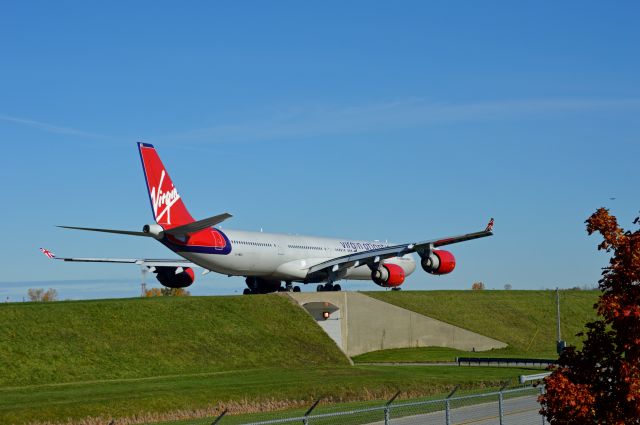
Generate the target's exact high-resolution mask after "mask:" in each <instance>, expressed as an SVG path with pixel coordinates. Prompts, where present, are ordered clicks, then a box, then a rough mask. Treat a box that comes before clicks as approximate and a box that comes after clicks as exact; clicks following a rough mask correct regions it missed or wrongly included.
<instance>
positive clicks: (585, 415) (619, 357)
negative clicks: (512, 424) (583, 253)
mask: <svg viewBox="0 0 640 425" xmlns="http://www.w3.org/2000/svg"><path fill="white" fill-rule="evenodd" d="M586 223H587V232H588V233H589V234H590V235H591V234H592V233H594V232H599V233H600V234H601V235H602V237H603V241H602V242H601V243H600V244H599V245H598V250H605V251H606V252H613V256H612V257H611V260H610V261H609V266H608V267H606V268H604V269H603V272H602V278H601V279H600V281H599V287H600V290H601V291H602V294H601V295H600V298H599V299H598V302H597V303H596V304H595V305H594V308H596V309H597V311H598V315H599V316H601V319H599V320H596V321H595V322H591V323H587V324H586V328H587V332H586V339H585V340H584V346H583V348H582V350H576V349H575V347H569V348H567V349H566V350H565V351H564V352H563V353H562V354H561V355H560V358H559V359H558V364H557V365H556V366H555V367H553V372H552V374H551V375H550V376H548V377H547V378H545V389H546V391H545V393H544V394H543V395H541V396H540V404H541V405H542V410H541V413H542V414H543V415H544V416H545V417H546V418H547V420H548V421H549V422H550V423H551V424H593V423H601V424H605V423H606V424H620V425H622V424H640V230H636V231H635V232H630V231H626V232H625V231H624V230H623V229H622V228H620V227H619V226H618V222H617V220H616V217H615V216H613V215H611V214H609V210H607V209H605V208H600V209H598V210H597V211H596V212H595V213H594V214H593V215H592V216H591V217H589V219H588V220H587V221H586ZM639 223H640V217H639V218H636V219H635V220H634V222H633V224H639ZM578 336H584V333H582V334H578Z"/></svg>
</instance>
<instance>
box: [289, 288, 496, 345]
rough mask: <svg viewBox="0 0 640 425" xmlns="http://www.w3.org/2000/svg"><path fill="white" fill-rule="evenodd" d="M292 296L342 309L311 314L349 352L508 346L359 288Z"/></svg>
mask: <svg viewBox="0 0 640 425" xmlns="http://www.w3.org/2000/svg"><path fill="white" fill-rule="evenodd" d="M289 296H290V297H291V298H292V299H293V300H295V301H296V302H297V303H298V304H299V305H300V306H302V307H304V305H305V304H308V303H318V302H326V303H330V304H332V305H333V306H335V307H337V308H338V309H339V310H338V311H335V312H333V313H331V315H330V316H329V318H328V319H326V320H324V319H323V318H321V317H317V314H312V315H315V316H316V321H317V322H318V324H319V325H320V326H321V327H322V328H323V329H325V331H326V332H327V334H328V335H329V336H331V337H332V338H333V340H334V341H335V342H336V344H338V346H339V347H340V348H341V349H342V351H344V352H345V353H346V354H347V355H348V356H356V355H358V354H362V353H367V352H369V351H376V350H385V349H389V348H407V347H450V348H457V349H459V350H465V351H471V350H473V349H475V350H476V351H485V350H490V349H492V348H503V347H506V346H507V345H506V344H505V343H503V342H501V341H498V340H495V339H493V338H488V337H486V336H483V335H480V334H477V333H474V332H471V331H468V330H466V329H462V328H459V327H457V326H453V325H449V324H447V323H444V322H441V321H439V320H436V319H432V318H430V317H427V316H423V315H421V314H418V313H414V312H412V311H409V310H407V309H404V308H401V307H397V306H395V305H392V304H389V303H385V302H383V301H379V300H376V299H374V298H371V297H368V296H366V295H364V294H361V293H358V292H297V293H289ZM312 305H315V306H317V304H310V306H312ZM316 308H317V307H316Z"/></svg>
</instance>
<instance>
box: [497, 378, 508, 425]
mask: <svg viewBox="0 0 640 425" xmlns="http://www.w3.org/2000/svg"><path fill="white" fill-rule="evenodd" d="M508 385H509V383H508V382H505V383H504V384H502V387H501V388H500V391H499V392H498V413H499V415H500V425H504V404H503V403H504V396H503V395H502V392H503V391H504V389H505V388H507V386H508Z"/></svg>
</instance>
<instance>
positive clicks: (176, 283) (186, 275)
mask: <svg viewBox="0 0 640 425" xmlns="http://www.w3.org/2000/svg"><path fill="white" fill-rule="evenodd" d="M153 272H154V273H155V274H156V278H157V279H158V281H159V282H160V283H162V284H163V285H164V286H166V287H167V288H186V287H187V286H189V285H191V284H192V283H193V281H194V280H195V278H196V277H195V274H194V273H193V270H191V269H190V268H189V267H166V266H160V267H155V270H154V271H153Z"/></svg>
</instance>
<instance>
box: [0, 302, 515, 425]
mask: <svg viewBox="0 0 640 425" xmlns="http://www.w3.org/2000/svg"><path fill="white" fill-rule="evenodd" d="M0 371H1V373H0V423H3V424H5V423H6V424H10V423H20V424H22V423H31V422H36V421H63V420H66V419H67V418H72V419H76V420H77V419H79V418H83V417H89V416H91V417H98V416H99V417H103V418H122V417H129V418H131V417H133V416H135V415H143V418H142V419H144V418H150V417H151V416H148V415H156V416H154V417H155V418H156V419H158V420H160V419H162V418H166V419H169V418H177V417H179V414H188V415H193V414H194V412H195V414H196V415H204V414H206V413H207V409H208V411H209V412H213V411H214V410H215V408H216V406H219V405H221V404H225V405H228V406H230V407H233V408H234V411H235V412H251V411H261V410H266V409H280V408H290V407H298V406H303V405H307V404H309V403H310V402H311V401H313V400H314V399H315V398H317V397H325V399H326V400H327V401H341V400H345V401H348V400H362V399H381V398H382V399H384V398H385V397H388V396H390V395H392V394H393V393H394V392H395V391H396V390H397V389H402V390H403V391H404V394H405V397H416V396H425V395H429V394H435V393H442V392H444V391H446V390H448V389H449V388H450V387H451V386H452V385H453V384H461V385H462V388H478V387H483V386H493V385H497V384H499V382H501V381H504V380H505V379H511V380H512V381H513V380H515V379H516V377H517V375H518V374H520V373H523V371H522V370H514V369H512V370H507V369H499V368H487V369H478V368H473V370H470V369H466V368H465V369H464V370H463V369H459V368H421V367H407V368H401V369H397V368H388V367H370V366H359V367H351V366H349V365H348V361H347V359H346V358H345V357H344V355H343V354H342V353H341V352H340V351H339V350H338V348H337V347H336V346H335V344H333V342H332V341H331V340H330V339H329V338H328V337H327V336H326V335H325V334H324V332H322V331H321V330H320V328H319V327H318V326H317V325H316V324H315V323H314V321H313V319H312V318H311V317H310V316H309V315H307V314H306V313H305V312H304V311H303V310H301V309H299V308H298V307H296V306H294V305H293V304H292V302H291V301H289V300H288V299H287V298H285V297H282V296H279V295H275V294H274V295H268V296H252V297H190V298H155V299H128V300H100V301H77V302H56V303H48V304H41V303H37V304H36V303H17V304H2V305H0ZM144 415H147V416H144Z"/></svg>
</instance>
